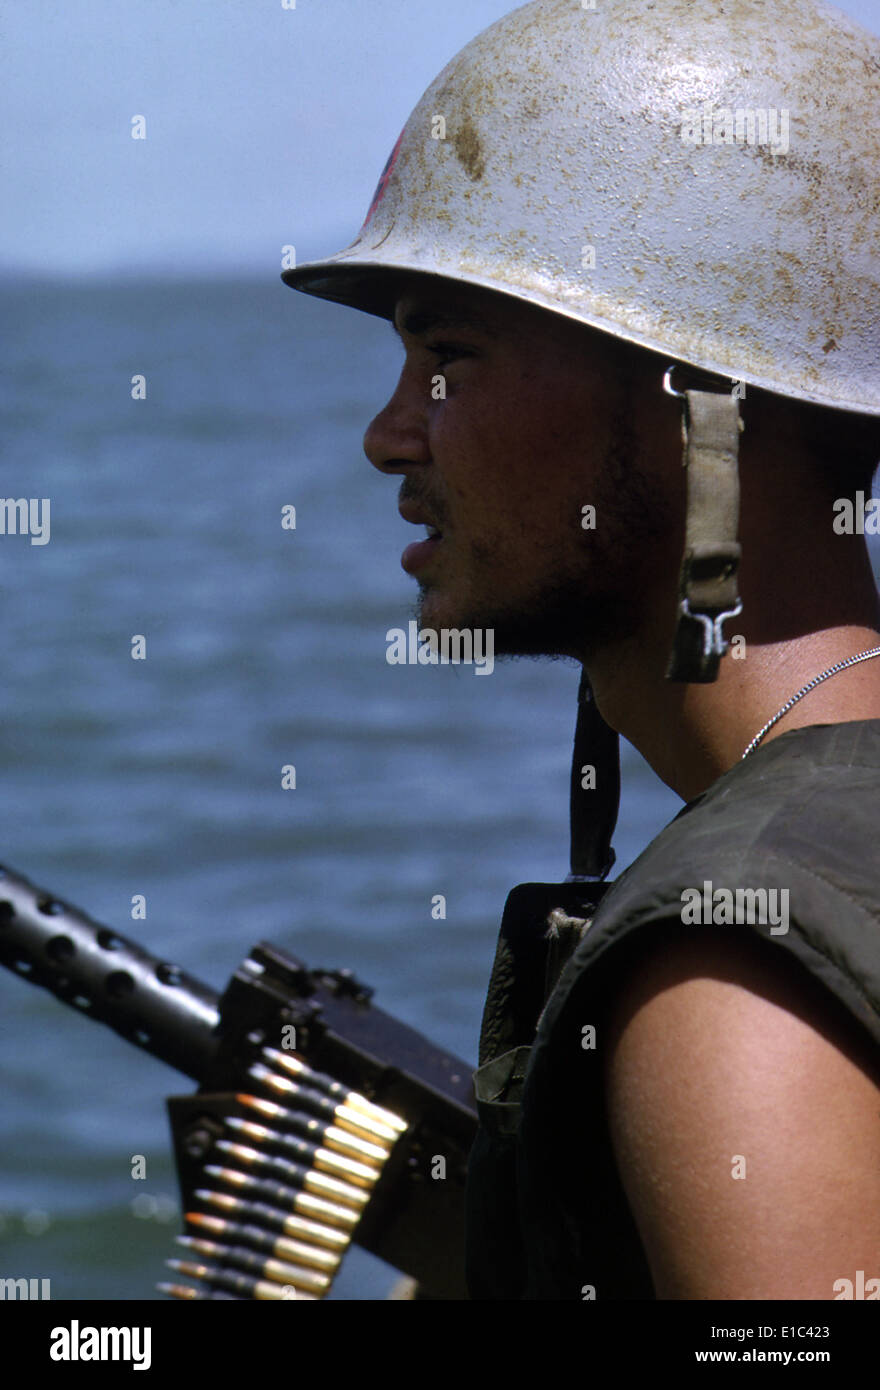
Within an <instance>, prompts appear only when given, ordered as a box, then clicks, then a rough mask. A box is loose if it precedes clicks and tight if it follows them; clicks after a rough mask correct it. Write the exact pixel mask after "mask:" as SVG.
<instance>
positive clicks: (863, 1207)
mask: <svg viewBox="0 0 880 1390" xmlns="http://www.w3.org/2000/svg"><path fill="white" fill-rule="evenodd" d="M725 931H726V933H727V934H725ZM878 950H880V929H878ZM872 1071H873V1075H872ZM605 1076H606V1093H607V1104H608V1114H609V1121H610V1126H611V1135H612V1142H613V1145H614V1151H615V1154H616V1158H617V1163H618V1168H619V1172H620V1175H621V1179H622V1182H623V1186H624V1189H625V1191H626V1194H627V1197H628V1199H629V1202H630V1205H631V1207H632V1209H633V1213H634V1216H635V1219H636V1223H637V1225H638V1229H639V1232H640V1234H641V1238H642V1242H643V1244H644V1246H645V1249H646V1252H647V1256H648V1260H649V1263H650V1266H651V1270H652V1273H653V1276H654V1282H655V1288H656V1292H657V1296H658V1298H671V1299H716V1298H717V1299H782V1298H795V1299H833V1298H835V1297H836V1296H837V1294H836V1293H835V1291H834V1288H833V1285H834V1282H835V1280H838V1279H841V1278H846V1279H850V1280H855V1278H856V1271H857V1270H863V1271H864V1277H865V1279H866V1280H868V1279H871V1278H874V1277H880V1085H878V1076H877V1063H876V1053H875V1054H874V1056H873V1058H872V1056H871V1055H870V1050H869V1047H866V1046H864V1045H863V1043H862V1039H861V1037H860V1036H858V1035H857V1033H856V1027H855V1025H854V1024H853V1023H852V1022H851V1021H849V1020H848V1019H847V1018H846V1017H845V1015H844V1013H843V1011H842V1010H841V1009H840V1008H839V1007H838V1006H837V1005H836V1003H835V1002H834V1001H832V1000H831V999H830V997H829V996H827V995H826V994H825V992H824V991H823V990H822V989H821V987H820V986H818V985H817V984H816V983H815V982H814V981H811V980H810V979H809V977H808V976H807V975H806V973H805V972H803V971H802V970H801V969H800V968H799V967H798V966H797V964H796V962H795V961H794V960H793V959H791V957H789V956H788V955H787V953H784V952H783V951H782V949H781V948H779V947H776V946H774V944H773V943H767V942H762V941H754V940H752V939H751V938H750V937H748V936H747V935H746V934H745V933H739V932H737V933H734V932H733V930H732V929H730V928H727V929H724V928H720V929H715V930H714V931H712V932H701V933H699V934H695V935H693V936H691V937H689V938H688V937H684V938H681V939H673V940H671V941H670V940H669V939H667V940H666V942H665V944H664V942H662V941H659V940H658V945H657V946H656V947H653V948H652V949H651V950H650V951H649V953H648V954H647V956H645V957H643V958H642V959H641V960H640V962H639V965H638V967H637V970H636V972H635V973H634V974H633V975H632V976H631V977H630V978H629V979H628V981H627V982H626V983H625V984H624V987H623V989H622V991H621V992H620V994H619V996H618V998H617V1000H616V1001H615V1006H614V1011H613V1016H612V1021H611V1028H610V1032H609V1037H608V1047H607V1049H606V1062H605ZM875 1287H880V1286H875Z"/></svg>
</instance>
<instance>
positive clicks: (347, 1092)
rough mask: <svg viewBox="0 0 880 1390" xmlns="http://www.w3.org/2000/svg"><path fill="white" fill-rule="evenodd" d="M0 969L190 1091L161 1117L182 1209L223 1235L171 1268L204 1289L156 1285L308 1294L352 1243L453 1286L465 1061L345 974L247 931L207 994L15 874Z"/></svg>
mask: <svg viewBox="0 0 880 1390" xmlns="http://www.w3.org/2000/svg"><path fill="white" fill-rule="evenodd" d="M0 963H2V964H3V965H6V966H7V967H8V968H9V969H11V970H13V971H15V972H16V973H17V974H19V975H21V976H22V977H23V978H25V979H28V980H30V981H31V982H32V983H34V984H38V985H42V986H43V987H44V988H46V989H49V990H51V992H52V993H53V994H55V995H56V996H57V997H58V998H59V999H61V1000H62V1001H63V1002H64V1003H66V1004H70V1005H71V1006H72V1007H74V1008H77V1009H79V1010H80V1011H81V1012H83V1013H85V1014H87V1015H88V1016H89V1017H91V1018H93V1019H97V1020H99V1021H100V1022H102V1023H105V1024H106V1025H108V1026H109V1027H110V1028H112V1029H113V1030H114V1031H115V1032H117V1033H119V1034H120V1036H121V1037H124V1038H125V1039H126V1040H127V1041H129V1042H131V1043H134V1044H135V1046H137V1047H140V1048H142V1049H143V1050H144V1051H146V1052H149V1053H151V1054H152V1055H153V1056H154V1057H158V1058H159V1059H160V1060H161V1061H163V1062H166V1063H167V1064H168V1065H169V1066H171V1067H174V1068H175V1069H176V1070H177V1071H180V1072H183V1073H184V1074H185V1075H187V1076H189V1077H191V1078H193V1079H194V1080H195V1081H196V1082H197V1083H198V1084H199V1090H198V1091H197V1092H196V1094H195V1095H189V1096H177V1097H172V1098H171V1099H169V1101H168V1111H169V1118H170V1122H171V1129H172V1136H173V1140H174V1150H175V1158H176V1161H177V1169H178V1178H179V1182H180V1188H181V1196H182V1199H183V1210H184V1212H186V1213H187V1214H190V1213H194V1215H193V1216H191V1217H190V1216H189V1215H188V1219H190V1220H191V1222H192V1224H193V1225H194V1226H196V1228H197V1231H198V1236H199V1237H201V1236H204V1235H205V1234H206V1233H207V1234H209V1235H211V1236H219V1237H220V1238H221V1239H220V1243H219V1244H217V1243H215V1242H214V1241H206V1240H204V1239H199V1238H193V1237H187V1239H186V1241H185V1243H186V1244H188V1245H189V1246H190V1247H191V1248H194V1249H195V1251H196V1253H197V1255H199V1256H202V1257H205V1256H207V1257H208V1258H209V1259H211V1260H212V1261H213V1263H211V1264H208V1265H205V1264H204V1263H196V1264H193V1263H189V1264H187V1263H184V1262H179V1263H177V1264H176V1267H177V1268H178V1269H180V1270H181V1271H182V1272H183V1273H184V1274H185V1275H187V1276H188V1277H190V1278H192V1279H195V1280H197V1281H201V1283H203V1284H204V1285H205V1286H206V1287H207V1289H209V1290H210V1292H208V1293H205V1292H202V1291H200V1290H198V1289H191V1288H188V1287H187V1286H177V1285H174V1286H169V1288H168V1291H169V1292H172V1293H175V1294H176V1295H177V1296H178V1297H193V1298H195V1297H226V1298H228V1297H230V1296H232V1297H247V1298H272V1297H297V1298H303V1297H304V1298H309V1297H320V1296H321V1294H322V1293H324V1292H326V1290H327V1288H328V1287H329V1284H330V1282H331V1280H332V1277H333V1273H334V1271H335V1268H336V1266H337V1264H338V1260H339V1258H341V1255H342V1253H344V1249H345V1248H346V1247H347V1243H348V1241H349V1240H354V1241H355V1242H356V1243H357V1244H359V1245H361V1246H362V1247H363V1248H364V1249H366V1250H369V1251H371V1252H372V1253H374V1254H376V1255H378V1256H380V1258H382V1259H383V1260H386V1261H387V1262H388V1263H389V1264H391V1265H393V1266H394V1267H395V1268H397V1269H400V1270H402V1271H403V1272H405V1273H406V1274H409V1275H411V1276H412V1277H413V1278H414V1279H416V1280H417V1281H418V1283H419V1287H420V1296H421V1297H428V1298H445V1299H461V1298H466V1297H467V1294H466V1291H465V1285H464V1271H463V1248H464V1239H463V1231H464V1179H465V1171H466V1165H467V1155H468V1152H469V1150H470V1147H471V1144H472V1142H473V1137H474V1134H475V1132H476V1122H477V1120H476V1110H475V1107H474V1102H473V1099H472V1086H471V1067H470V1066H469V1065H468V1064H467V1063H466V1062H463V1061H461V1060H460V1059H459V1058H457V1057H454V1056H451V1055H450V1054H449V1053H446V1052H444V1051H442V1050H441V1049H440V1048H438V1047H435V1046H434V1044H433V1043H431V1042H430V1041H429V1040H428V1039H427V1038H425V1037H423V1036H422V1034H420V1033H418V1032H416V1031H415V1030H414V1029H412V1028H409V1027H407V1026H406V1025H405V1024H402V1023H400V1022H399V1021H398V1020H397V1019H395V1018H392V1017H391V1016H390V1015H389V1014H386V1013H383V1012H382V1010H380V1009H377V1008H376V1007H375V1005H373V1004H372V1003H371V1002H370V1001H371V996H372V991H371V990H370V989H368V988H367V987H366V986H364V985H362V984H361V983H360V982H359V981H358V980H356V979H355V977H354V975H353V974H352V973H351V971H348V970H310V969H308V968H307V967H306V966H305V965H304V964H303V963H302V961H300V960H297V959H296V957H295V956H291V955H288V954H286V953H285V952H283V951H281V950H279V949H278V948H277V947H275V946H273V945H271V944H269V943H268V942H261V943H260V944H259V945H257V946H255V947H254V949H253V950H252V951H251V953H250V955H249V956H248V958H247V959H246V960H245V961H244V962H243V963H242V965H241V966H240V967H239V968H238V970H236V972H235V974H234V975H233V977H232V979H231V980H230V982H229V984H228V986H227V988H226V990H225V991H224V993H223V994H222V995H218V994H217V993H216V992H215V991H214V990H212V989H210V988H209V987H208V986H206V985H204V984H202V983H201V982H200V981H199V980H197V979H195V978H194V977H193V976H191V975H188V974H187V973H186V972H184V971H183V970H181V969H180V968H179V967H178V966H176V965H172V964H170V963H168V962H166V961H161V960H159V959H157V958H156V957H155V956H153V955H151V954H150V953H149V952H148V951H146V950H144V949H143V947H141V946H139V945H138V944H136V943H135V942H132V941H129V940H126V938H125V937H123V936H121V935H119V934H118V933H116V932H114V931H111V930H110V929H109V928H107V927H105V926H102V925H101V924H100V923H98V922H95V921H94V920H93V919H91V918H90V917H88V916H86V915H85V914H84V913H82V912H80V911H78V910H77V909H76V908H74V907H71V906H70V905H69V904H68V903H65V902H62V901H61V900H60V899H58V898H55V897H53V896H51V895H50V894H48V893H45V892H43V891H41V890H40V889H39V888H37V887H35V886H34V885H33V884H32V883H30V882H28V880H27V879H25V878H23V877H21V876H20V875H18V874H15V873H13V872H12V871H11V870H9V869H0ZM291 1155H294V1156H295V1157H296V1158H297V1159H298V1160H299V1161H298V1162H292V1161H291ZM441 1160H442V1162H441ZM218 1185H219V1186H220V1187H223V1186H225V1187H227V1188H231V1189H232V1192H231V1193H230V1192H223V1191H217V1190H216V1189H217V1188H218ZM199 1208H201V1209H202V1210H198V1209H199ZM204 1208H207V1209H208V1210H207V1211H205V1210H204ZM218 1210H219V1211H221V1212H223V1214H224V1217H227V1216H230V1215H234V1217H235V1223H234V1224H231V1223H230V1222H229V1221H227V1220H225V1219H221V1218H220V1216H218V1214H217V1213H218ZM242 1223H244V1224H242ZM255 1249H257V1250H259V1251H261V1252H262V1253H260V1254H257V1253H255ZM266 1252H268V1253H269V1255H273V1256H275V1255H277V1256H279V1257H280V1258H268V1259H267V1258H264V1255H265V1254H266ZM255 1275H257V1276H260V1277H254V1276H255Z"/></svg>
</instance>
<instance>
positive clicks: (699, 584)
mask: <svg viewBox="0 0 880 1390" xmlns="http://www.w3.org/2000/svg"><path fill="white" fill-rule="evenodd" d="M677 394H679V393H677ZM680 394H682V395H683V396H684V398H685V406H684V410H685V419H684V464H685V467H686V468H687V527H686V533H685V547H684V558H683V560H682V564H681V573H680V576H679V603H678V622H677V624H676V629H675V637H674V639H673V647H672V655H671V657H670V661H669V668H668V670H667V672H666V679H667V680H671V681H694V682H697V683H701V684H705V683H708V682H710V681H714V680H715V678H716V676H717V675H718V666H719V663H720V661H721V658H722V656H723V655H724V653H725V652H726V650H727V641H726V640H725V638H724V635H723V633H722V631H721V624H722V622H723V621H724V619H725V618H732V617H735V615H736V614H737V613H740V612H741V611H742V604H741V603H740V600H739V594H738V592H737V571H738V569H739V559H740V547H739V544H738V543H737V539H736V536H737V529H738V522H739V472H738V462H739V436H740V430H741V428H742V426H741V422H740V415H739V401H738V399H737V398H736V397H735V396H733V395H728V394H719V393H718V392H713V391H685V392H683V393H680Z"/></svg>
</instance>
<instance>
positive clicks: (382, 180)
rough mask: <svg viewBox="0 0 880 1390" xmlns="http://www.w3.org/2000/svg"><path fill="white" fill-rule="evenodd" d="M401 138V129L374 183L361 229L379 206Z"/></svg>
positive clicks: (395, 161) (394, 162) (395, 159)
mask: <svg viewBox="0 0 880 1390" xmlns="http://www.w3.org/2000/svg"><path fill="white" fill-rule="evenodd" d="M402 139H403V131H401V132H400V134H399V135H398V137H397V143H396V144H395V146H394V149H393V150H392V151H391V153H390V155H389V156H388V158H387V160H386V161H385V168H384V169H383V170H382V173H381V174H380V175H379V182H378V183H377V184H376V191H375V193H374V194H373V201H372V202H371V203H370V207H369V211H368V212H367V215H366V217H365V218H364V226H363V227H361V231H363V230H364V227H366V225H367V223H368V222H369V221H370V218H371V217H372V216H373V213H374V212H375V211H376V208H377V207H378V206H379V204H380V203H381V201H382V199H383V198H384V196H385V189H386V188H387V187H388V180H389V179H390V178H391V170H392V169H393V168H394V166H395V164H396V163H397V155H398V152H399V150H400V142H401V140H402Z"/></svg>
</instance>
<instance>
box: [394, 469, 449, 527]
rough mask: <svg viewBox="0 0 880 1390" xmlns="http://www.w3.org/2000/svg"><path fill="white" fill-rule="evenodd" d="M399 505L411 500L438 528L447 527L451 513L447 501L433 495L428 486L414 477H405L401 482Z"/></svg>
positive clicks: (398, 497)
mask: <svg viewBox="0 0 880 1390" xmlns="http://www.w3.org/2000/svg"><path fill="white" fill-rule="evenodd" d="M397 502H398V506H400V505H401V504H402V503H404V502H409V503H410V504H411V505H412V506H415V507H418V508H419V510H420V511H423V512H424V513H425V514H426V515H427V516H429V517H430V518H431V522H432V524H433V525H434V526H436V527H437V529H438V530H440V531H442V530H444V529H445V526H446V523H447V521H448V520H449V514H448V512H447V510H446V506H445V503H444V502H443V501H442V500H441V499H440V498H439V497H436V496H433V495H432V494H431V492H430V491H429V490H428V488H426V487H424V486H422V485H421V484H420V482H418V481H417V480H415V479H413V478H404V480H403V482H402V483H401V484H400V491H399V493H398V494H397Z"/></svg>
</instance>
